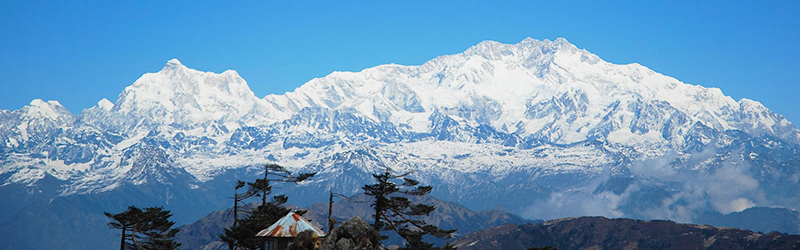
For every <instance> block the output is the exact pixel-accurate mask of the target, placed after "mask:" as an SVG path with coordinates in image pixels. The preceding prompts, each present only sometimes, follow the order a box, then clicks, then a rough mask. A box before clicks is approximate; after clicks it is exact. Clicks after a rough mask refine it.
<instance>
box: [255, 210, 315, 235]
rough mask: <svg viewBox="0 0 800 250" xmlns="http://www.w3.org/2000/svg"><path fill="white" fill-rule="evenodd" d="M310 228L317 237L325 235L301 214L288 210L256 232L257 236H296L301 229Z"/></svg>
mask: <svg viewBox="0 0 800 250" xmlns="http://www.w3.org/2000/svg"><path fill="white" fill-rule="evenodd" d="M306 230H311V231H314V233H315V234H316V235H317V237H325V232H323V231H322V230H320V229H319V228H317V227H315V226H314V225H312V224H311V222H308V221H307V220H306V219H305V218H303V217H302V216H300V215H298V214H296V213H294V212H289V214H287V215H286V216H283V218H281V219H280V220H278V221H277V222H275V224H272V226H269V227H268V228H267V229H264V230H261V231H260V232H258V233H257V234H256V236H259V237H297V234H299V233H300V232H302V231H306Z"/></svg>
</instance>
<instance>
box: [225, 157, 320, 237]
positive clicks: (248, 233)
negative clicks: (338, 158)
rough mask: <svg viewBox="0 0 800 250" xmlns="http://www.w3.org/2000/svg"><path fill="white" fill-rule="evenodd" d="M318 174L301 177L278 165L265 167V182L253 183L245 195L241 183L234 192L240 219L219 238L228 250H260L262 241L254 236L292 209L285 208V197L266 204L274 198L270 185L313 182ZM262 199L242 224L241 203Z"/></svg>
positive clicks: (277, 196) (256, 181) (235, 218)
mask: <svg viewBox="0 0 800 250" xmlns="http://www.w3.org/2000/svg"><path fill="white" fill-rule="evenodd" d="M315 174H316V173H301V174H293V173H291V172H290V171H288V170H286V168H284V167H282V166H280V165H277V164H267V165H265V167H264V178H260V179H256V180H255V181H254V182H248V183H247V186H248V189H247V191H245V192H244V193H238V191H237V190H238V189H239V188H242V187H244V185H243V184H244V182H242V181H239V182H237V185H236V186H235V189H234V210H235V211H236V214H237V215H234V223H233V225H231V226H230V227H228V228H225V231H224V233H223V234H220V235H219V237H220V239H221V240H222V241H223V242H225V243H227V244H228V248H229V249H231V250H233V249H260V248H261V247H262V246H263V243H264V242H263V239H259V238H256V237H255V235H256V233H258V232H259V231H260V230H262V229H265V228H267V227H268V226H270V225H272V223H275V222H276V221H278V219H280V218H281V217H283V216H285V215H286V214H287V213H289V211H291V210H289V209H286V208H284V207H283V206H282V205H283V204H285V203H286V202H287V201H288V200H289V198H288V197H286V196H285V195H276V196H273V197H272V200H271V201H269V202H267V197H269V196H270V195H272V184H271V183H270V182H289V183H297V182H301V181H304V180H306V179H308V178H311V177H312V176H314V175H315ZM256 196H257V197H261V203H260V204H259V205H258V207H256V208H255V209H252V210H251V211H247V212H246V213H247V214H248V215H247V217H246V218H244V219H241V220H239V219H238V217H237V216H238V213H240V212H241V211H239V210H240V207H239V202H243V201H244V200H246V199H248V198H251V197H256ZM304 212H305V211H298V212H297V213H298V214H301V215H302V214H303V213H304Z"/></svg>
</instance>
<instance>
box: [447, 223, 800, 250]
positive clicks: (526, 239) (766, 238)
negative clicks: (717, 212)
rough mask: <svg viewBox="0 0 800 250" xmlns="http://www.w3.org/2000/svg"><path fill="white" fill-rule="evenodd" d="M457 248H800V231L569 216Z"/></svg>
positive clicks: (501, 230)
mask: <svg viewBox="0 0 800 250" xmlns="http://www.w3.org/2000/svg"><path fill="white" fill-rule="evenodd" d="M454 245H455V246H457V247H458V249H465V250H473V249H509V250H513V249H521V250H524V249H526V248H527V247H545V246H555V247H556V248H557V249H562V250H571V249H797V248H798V247H800V236H798V235H786V234H781V233H777V232H773V233H769V234H763V233H754V232H752V231H747V230H742V229H734V228H717V227H712V226H706V225H692V224H678V223H675V222H671V221H641V220H630V219H607V218H603V217H581V218H568V219H561V220H554V221H546V222H544V223H541V224H526V225H513V224H509V225H503V226H499V227H494V228H490V229H486V230H482V231H479V232H475V233H472V234H469V235H466V236H464V237H462V238H459V239H458V240H456V241H455V242H454Z"/></svg>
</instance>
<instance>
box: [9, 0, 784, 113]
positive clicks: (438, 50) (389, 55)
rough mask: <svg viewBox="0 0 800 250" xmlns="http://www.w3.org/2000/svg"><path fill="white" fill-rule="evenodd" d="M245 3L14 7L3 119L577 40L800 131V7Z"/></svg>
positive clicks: (289, 83)
mask: <svg viewBox="0 0 800 250" xmlns="http://www.w3.org/2000/svg"><path fill="white" fill-rule="evenodd" d="M232 2H234V3H226V2H204V1H193V2H183V3H182V2H178V1H51V2H41V1H0V75H2V77H0V109H6V110H16V109H19V108H21V107H22V106H24V105H26V104H28V103H29V102H30V101H31V100H33V99H36V98H38V99H44V100H58V101H60V102H61V103H62V104H64V105H65V106H66V107H67V108H69V109H70V110H71V111H72V112H73V113H79V112H80V111H81V110H83V109H85V108H89V107H91V106H93V105H94V104H95V103H97V101H99V100H100V99H101V98H107V99H109V100H111V101H112V102H113V101H115V100H116V98H117V95H119V93H120V92H121V91H122V90H123V89H124V88H125V87H126V86H128V85H130V84H132V83H133V82H134V81H135V80H136V79H137V78H138V77H139V76H141V75H142V74H144V73H147V72H156V71H158V70H160V69H161V68H162V67H163V65H164V64H165V63H166V62H167V60H169V59H171V58H178V59H179V60H181V62H183V64H185V65H187V66H188V67H191V68H195V69H198V70H203V71H214V72H222V71H224V70H226V69H235V70H236V71H238V72H239V74H240V75H241V76H242V77H243V78H244V79H245V80H247V81H248V83H249V85H250V87H251V89H252V90H253V91H254V92H255V93H256V95H257V96H259V97H263V96H265V95H267V94H282V93H284V92H287V91H292V90H293V89H295V88H297V87H299V86H300V85H301V84H303V83H305V82H306V81H308V80H310V79H312V78H315V77H322V76H325V75H327V74H329V73H331V72H333V71H359V70H361V69H364V68H368V67H372V66H376V65H380V64H387V63H397V64H404V65H419V64H422V63H424V62H425V61H427V60H430V59H432V58H434V57H436V56H439V55H446V54H454V53H459V52H462V51H464V50H466V49H467V48H469V47H470V46H472V45H475V44H477V43H479V42H481V41H484V40H494V41H499V42H503V43H517V42H519V41H521V40H522V39H524V38H526V37H532V38H535V39H540V40H543V39H550V40H553V39H555V38H558V37H564V38H566V39H567V40H569V41H570V42H571V43H573V44H575V45H576V46H578V47H579V48H583V49H586V50H588V51H590V52H592V53H595V54H597V55H599V56H600V57H601V58H603V59H604V60H606V61H609V62H612V63H618V64H625V63H632V62H636V63H639V64H642V65H644V66H647V67H649V68H651V69H653V70H655V71H658V72H660V73H663V74H666V75H669V76H672V77H675V78H677V79H679V80H681V81H683V82H686V83H690V84H699V85H703V86H706V87H718V88H720V89H722V91H723V92H724V93H725V94H726V95H729V96H732V97H733V98H734V99H737V100H738V99H740V98H743V97H745V98H749V99H754V100H757V101H760V102H762V103H763V104H764V105H766V106H767V107H768V108H770V109H772V110H773V111H775V112H776V113H779V114H782V115H784V116H786V117H787V118H788V119H789V120H790V121H792V122H794V123H800V97H798V94H800V86H799V85H800V47H798V45H800V15H798V14H797V13H800V1H565V2H562V1H504V2H500V3H494V2H495V1H492V2H489V1H485V2H479V1H364V2H361V1H346V2H345V3H336V2H333V1H232Z"/></svg>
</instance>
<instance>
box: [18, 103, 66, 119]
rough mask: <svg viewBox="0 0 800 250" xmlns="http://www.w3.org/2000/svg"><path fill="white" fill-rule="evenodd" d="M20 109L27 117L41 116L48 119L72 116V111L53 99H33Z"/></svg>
mask: <svg viewBox="0 0 800 250" xmlns="http://www.w3.org/2000/svg"><path fill="white" fill-rule="evenodd" d="M22 111H24V112H25V113H26V116H29V117H41V118H47V119H50V120H59V119H63V117H64V116H72V113H71V112H69V110H67V108H66V107H64V106H63V105H61V103H60V102H58V101H55V100H50V101H46V102H45V101H42V100H41V99H34V100H33V101H31V103H30V104H28V105H26V106H25V107H23V108H22Z"/></svg>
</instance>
